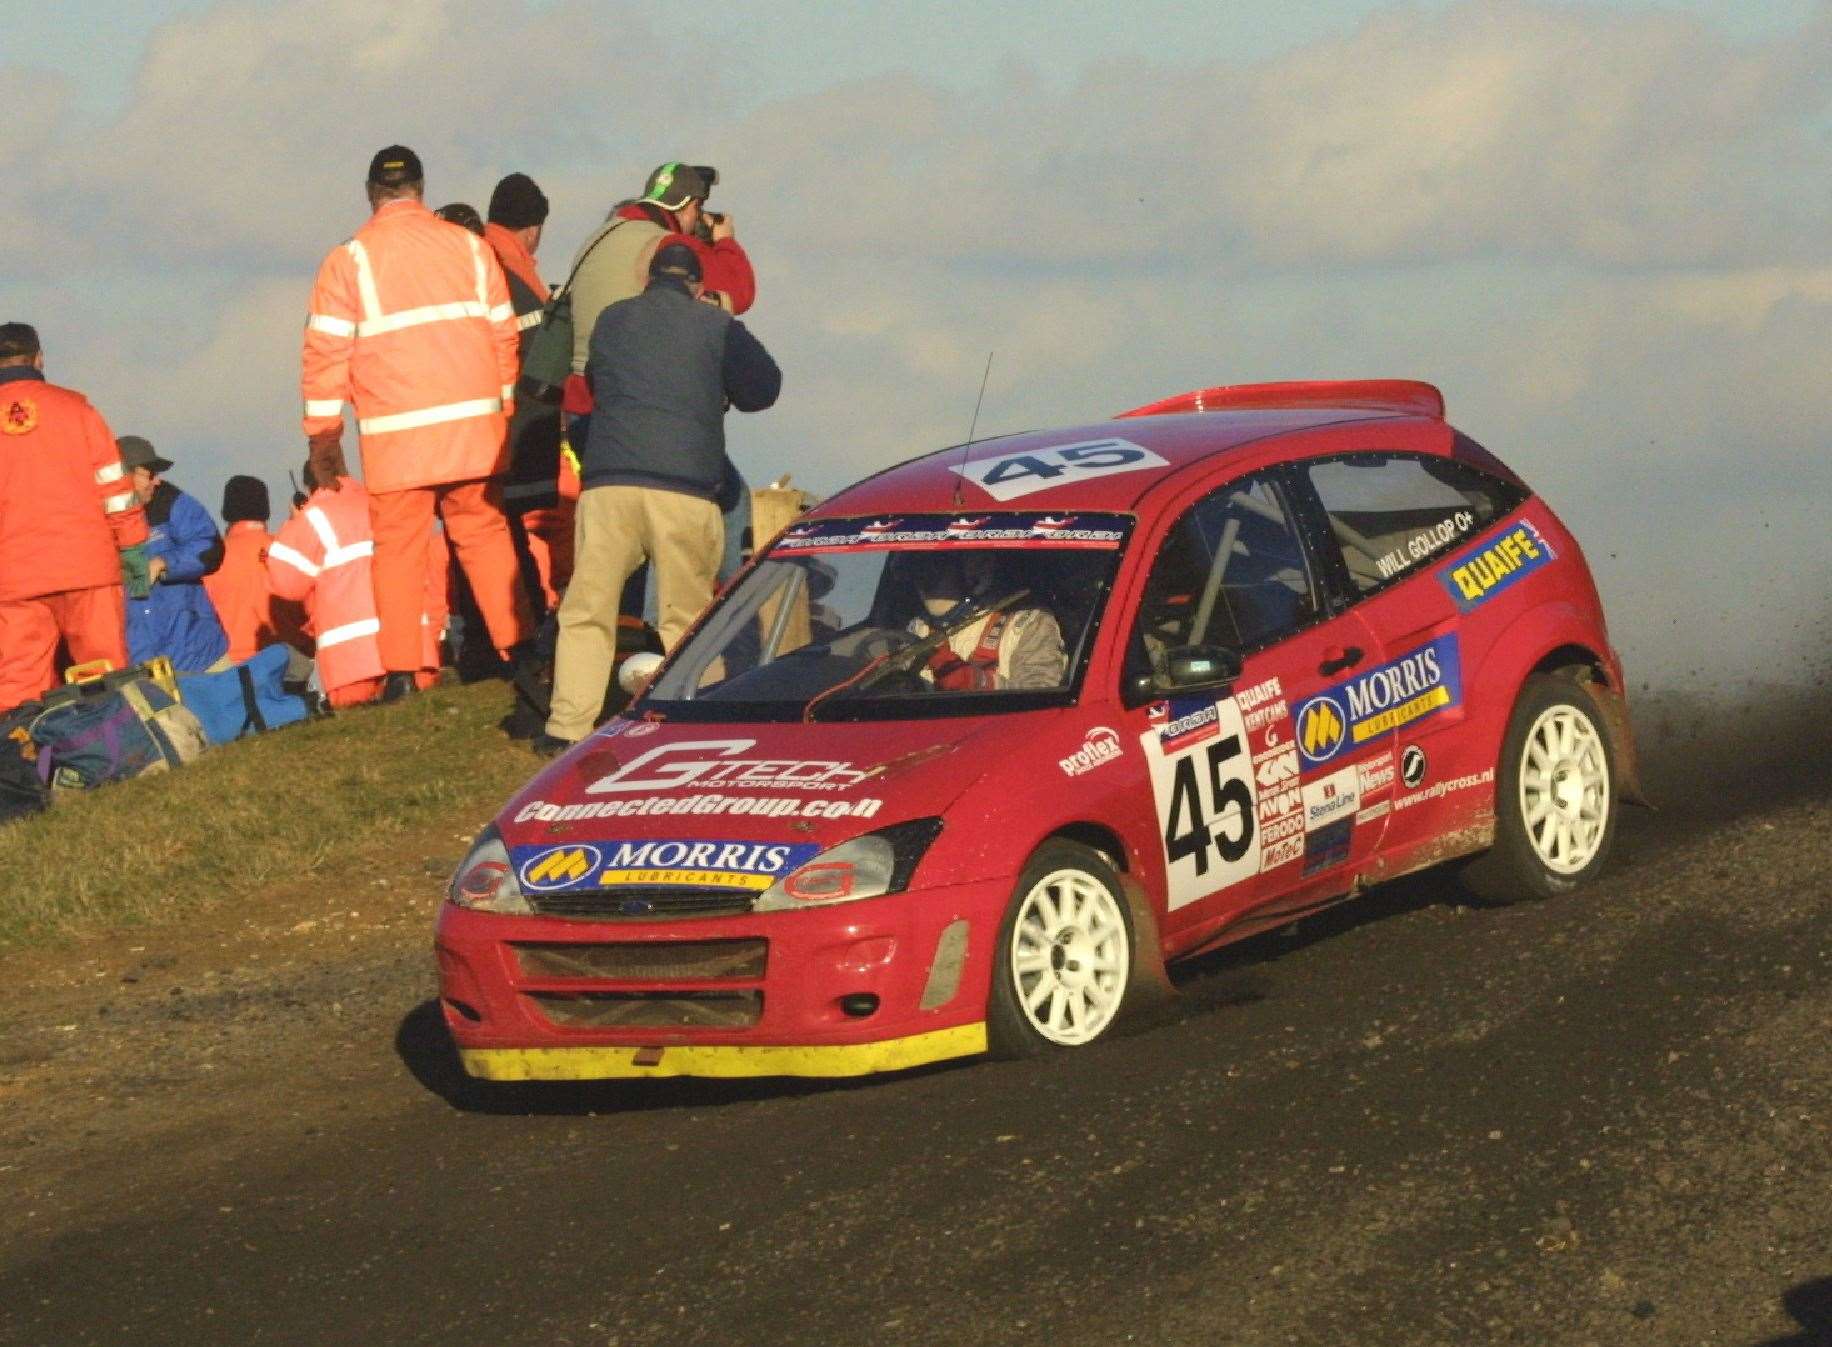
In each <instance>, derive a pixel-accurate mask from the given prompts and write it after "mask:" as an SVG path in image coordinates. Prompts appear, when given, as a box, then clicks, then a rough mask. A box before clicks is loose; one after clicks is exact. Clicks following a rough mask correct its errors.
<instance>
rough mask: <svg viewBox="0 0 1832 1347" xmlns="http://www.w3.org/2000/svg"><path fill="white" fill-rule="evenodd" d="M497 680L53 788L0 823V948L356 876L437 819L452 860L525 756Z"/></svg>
mask: <svg viewBox="0 0 1832 1347" xmlns="http://www.w3.org/2000/svg"><path fill="white" fill-rule="evenodd" d="M508 702H509V693H508V690H507V689H506V688H505V687H504V685H503V684H501V683H479V684H474V685H472V686H469V687H459V686H450V687H441V688H435V689H432V690H431V691H429V692H427V693H424V694H422V695H421V696H418V697H414V698H410V699H409V700H407V701H405V702H402V703H399V704H397V705H394V706H378V707H364V708H359V709H357V710H354V711H349V712H345V713H343V714H341V715H338V716H336V717H333V718H331V719H329V720H321V721H315V722H313V723H310V724H304V725H296V726H291V727H289V728H287V729H284V730H279V731H276V732H274V733H272V734H267V735H262V736H260V737H259V738H255V739H248V740H243V741H242V742H240V743H235V744H229V745H226V746H224V747H222V748H218V749H214V750H212V751H210V752H209V753H207V754H205V755H204V756H203V757H202V758H200V759H198V760H197V761H196V762H195V763H193V764H191V766H189V767H187V768H184V769H183V770H182V771H177V772H170V773H166V774H164V775H161V776H156V777H145V778H142V779H140V780H138V781H126V782H121V783H119V784H116V785H112V786H108V787H106V788H104V789H102V790H99V791H96V792H94V793H93V794H89V795H70V796H63V797H61V798H60V799H59V800H58V802H57V803H56V804H55V805H54V806H53V807H52V808H51V809H50V810H49V811H48V812H46V813H45V814H42V815H39V816H38V817H36V818H30V819H26V820H23V821H21V822H17V823H12V824H9V825H6V826H4V827H0V877H3V878H0V950H5V949H8V948H14V947H19V946H24V945H32V944H38V943H42V942H45V941H51V940H56V939H60V938H68V937H80V936H86V935H94V934H100V933H102V932H106V931H112V930H116V929H121V928H125V927H131V926H140V925H148V924H156V923H159V922H163V921H168V920H174V919H177V918H180V917H183V916H185V915H187V914H190V913H195V912H198V911H202V910H204V909H206V908H209V907H211V906H213V905H219V904H225V903H233V902H234V901H235V900H237V899H238V898H245V897H250V896H253V895H255V894H258V893H262V892H265V891H268V890H272V889H275V888H280V887H297V886H299V885H300V884H302V883H309V884H313V885H319V884H325V885H335V884H350V885H352V886H360V885H361V884H362V883H363V882H365V879H366V876H367V874H368V873H369V872H371V871H373V869H374V868H375V867H376V866H377V865H378V864H385V863H386V862H387V861H388V860H389V859H390V856H391V850H390V848H391V840H393V839H400V838H402V837H404V836H406V835H407V834H410V833H414V832H424V831H425V830H427V829H431V828H436V827H439V826H449V830H450V836H451V838H452V840H451V842H450V844H449V845H450V847H451V850H452V852H453V859H454V861H456V859H457V855H458V853H459V852H461V851H462V850H463V843H462V842H460V841H458V836H459V835H461V834H469V833H472V832H474V831H475V830H476V829H477V828H478V827H479V826H480V825H481V824H482V823H484V822H485V821H486V820H487V819H488V818H489V817H490V816H491V815H492V814H494V813H495V812H496V810H497V808H498V807H500V805H501V804H502V802H503V800H504V799H505V798H506V797H507V796H508V795H509V793H510V792H512V791H513V790H515V789H516V788H517V787H519V786H520V785H521V784H522V782H524V781H526V780H527V779H528V777H530V776H531V775H533V773H534V770H535V767H536V766H537V763H536V760H535V759H534V758H533V757H532V756H531V755H530V754H529V753H528V752H527V750H526V749H525V748H523V747H521V746H519V745H516V744H512V743H510V742H509V741H508V740H507V739H505V738H504V737H503V735H502V734H501V732H500V731H499V730H498V729H497V728H496V722H497V721H498V719H500V718H501V716H502V714H503V712H504V711H505V710H507V709H508Z"/></svg>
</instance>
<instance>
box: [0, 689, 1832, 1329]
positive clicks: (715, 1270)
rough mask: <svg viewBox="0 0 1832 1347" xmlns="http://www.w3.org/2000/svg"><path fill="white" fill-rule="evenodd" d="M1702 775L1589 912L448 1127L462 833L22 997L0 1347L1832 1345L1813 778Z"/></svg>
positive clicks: (1819, 781) (1633, 846) (1819, 815)
mask: <svg viewBox="0 0 1832 1347" xmlns="http://www.w3.org/2000/svg"><path fill="white" fill-rule="evenodd" d="M1822 723H1823V722H1822ZM1729 743H1730V741H1729V740H1728V739H1727V738H1725V737H1724V736H1723V735H1719V736H1718V737H1717V738H1715V739H1713V738H1711V737H1710V735H1709V734H1706V733H1704V732H1703V731H1701V732H1700V737H1698V738H1695V739H1686V738H1685V737H1684V736H1682V735H1680V734H1679V733H1678V732H1677V731H1675V732H1673V733H1669V734H1666V735H1664V736H1663V737H1662V739H1661V742H1660V744H1658V745H1656V746H1655V750H1656V751H1654V752H1652V753H1650V755H1649V757H1650V765H1649V771H1650V777H1651V778H1653V779H1652V780H1651V782H1650V784H1651V786H1652V787H1653V789H1654V792H1655V794H1656V796H1657V797H1662V798H1665V799H1667V800H1668V801H1669V804H1668V806H1667V807H1666V808H1664V809H1663V810H1661V811H1660V812H1658V813H1649V812H1646V811H1634V812H1631V813H1630V814H1628V815H1627V816H1626V819H1625V827H1624V831H1623V834H1622V837H1621V841H1620V844H1619V850H1618V853H1617V857H1616V860H1615V863H1614V864H1613V866H1612V868H1611V870H1610V871H1609V872H1608V873H1607V874H1606V876H1605V878H1604V880H1603V881H1602V882H1600V883H1599V884H1597V885H1596V886H1594V887H1593V888H1591V889H1589V890H1587V891H1585V892H1583V893H1581V894H1578V895H1574V896H1571V897H1569V898H1566V899H1562V900H1558V901H1555V902H1551V903H1546V904H1540V905H1531V906H1525V907H1516V908H1510V909H1505V910H1494V909H1484V908H1478V907H1474V906H1471V905H1469V903H1468V899H1467V897H1466V895H1464V894H1463V892H1462V891H1461V890H1460V889H1459V888H1458V887H1457V886H1456V884H1455V883H1454V881H1452V880H1450V879H1448V878H1445V877H1443V876H1425V877H1415V878H1413V879H1410V880H1406V881H1401V882H1400V883H1397V884H1393V885H1389V886H1386V887H1385V888H1382V889H1378V890H1375V891H1374V892H1373V893H1371V894H1370V895H1368V896H1367V897H1365V898H1364V899H1362V900H1361V901H1359V902H1357V903H1355V904H1352V905H1349V906H1345V907H1343V908H1339V909H1336V910H1335V911H1333V912H1331V913H1329V914H1326V915H1325V916H1324V917H1321V918H1316V919H1313V920H1311V921H1309V922H1307V923H1305V924H1304V925H1303V926H1302V927H1300V928H1298V929H1297V930H1296V931H1295V932H1294V931H1287V932H1279V933H1274V934H1272V935H1269V936H1264V937H1260V938H1258V939H1255V940H1253V941H1250V942H1247V943H1245V944H1243V945H1240V946H1236V947H1233V948H1231V949H1229V950H1226V951H1224V952H1222V953H1221V954H1218V955H1215V956H1211V957H1209V958H1207V959H1204V960H1202V961H1200V962H1199V963H1197V964H1196V965H1195V966H1193V967H1186V968H1184V969H1182V970H1181V971H1180V973H1179V975H1178V984H1179V987H1180V989H1181V991H1182V993H1183V995H1182V996H1181V997H1180V998H1179V999H1178V1000H1177V1001H1176V1002H1175V1003H1174V1004H1172V1005H1171V1006H1170V1007H1168V1008H1167V1009H1165V1010H1164V1011H1162V1012H1160V1013H1158V1014H1157V1015H1156V1016H1155V1018H1154V1020H1153V1021H1152V1022H1150V1023H1136V1024H1134V1025H1132V1026H1130V1028H1129V1030H1128V1032H1126V1033H1125V1034H1124V1035H1123V1036H1120V1037H1118V1038H1116V1039H1115V1040H1114V1041H1111V1042H1107V1043H1104V1044H1102V1045H1099V1046H1097V1047H1095V1048H1093V1049H1090V1050H1086V1051H1083V1052H1078V1053H1075V1054H1071V1055H1068V1056H1064V1057H1058V1058H1055V1059H1050V1060H1045V1061H1040V1062H1032V1063H1022V1064H1002V1063H985V1062H981V1063H972V1064H967V1065H963V1066H957V1067H948V1068H938V1069H933V1070H929V1071H925V1072H920V1073H915V1074H911V1075H905V1076H901V1077H894V1078H886V1079H880V1080H877V1081H874V1082H868V1083H863V1084H856V1085H838V1086H834V1085H815V1084H781V1083H745V1084H731V1083H719V1082H680V1081H664V1082H634V1083H629V1084H619V1085H605V1086H599V1087H557V1088H542V1089H512V1090H504V1091H498V1092H495V1093H492V1094H489V1095H487V1096H485V1097H484V1099H482V1100H481V1101H480V1100H479V1099H478V1098H476V1097H475V1096H474V1095H473V1094H471V1093H469V1092H467V1091H465V1090H464V1089H463V1088H462V1086H461V1084H460V1081H459V1079H458V1073H457V1071H456V1068H455V1064H454V1062H453V1060H452V1056H451V1053H450V1049H449V1047H448V1045H447V1043H446V1040H445V1038H444V1035H443V1031H442V1030H441V1029H440V1027H439V1022H438V1016H437V1013H436V1010H435V1008H434V1007H433V1005H432V1003H431V1000H430V998H431V996H432V994H433V988H434V984H433V978H432V972H431V961H430V953H429V940H430V922H431V917H432V913H433V908H434V904H435V901H436V896H437V893H438V889H439V883H440V879H441V878H442V877H443V875H444V874H445V873H447V872H448V871H449V868H450V866H451V864H452V863H453V862H454V861H455V859H456V854H457V852H458V851H459V850H460V849H461V844H460V843H459V842H458V841H457V840H456V839H455V837H453V836H452V835H451V833H450V832H449V830H448V831H446V832H444V833H440V834H429V835H426V836H422V837H417V838H410V839H408V840H407V841H406V842H405V843H403V845H402V846H400V847H399V848H398V849H397V850H396V853H395V854H396V861H395V862H394V863H393V864H391V865H390V866H389V867H388V868H387V870H386V872H381V873H377V874H376V875H374V876H373V877H372V878H371V879H370V880H369V881H368V883H367V884H366V886H365V887H363V888H362V889H361V890H360V891H350V892H341V893H331V894H326V893H310V892H290V893H289V892H276V893H275V894H273V895H272V896H271V897H270V898H266V899H263V900H262V901H261V903H260V904H258V905H255V906H250V907H247V908H244V909H243V910H241V911H238V912H235V913H224V912H220V911H219V912H217V913H215V914H213V915H212V916H210V917H208V918H204V919H202V920H199V921H193V922H189V923H186V924H183V925H178V926H174V927H170V928H164V929H161V930H157V931H149V932H145V933H141V934H136V935H134V936H132V937H131V938H124V939H120V940H111V941H104V942H95V943H90V944H87V945H81V946H74V947H69V948H67V949H63V950H59V951H54V952H52V953H51V954H49V955H47V954H46V953H45V952H44V951H38V952H36V953H34V954H32V955H31V956H29V957H26V956H15V957H13V958H11V959H9V960H6V961H4V962H0V986H3V987H4V988H5V990H4V993H3V995H4V1011H3V1014H4V1020H5V1033H4V1035H0V1193H4V1195H5V1199H6V1200H5V1205H4V1212H5V1216H4V1233H3V1234H0V1342H4V1343H9V1344H10V1343H21V1344H34V1345H36V1344H83V1343H114V1342H133V1343H136V1344H163V1343H175V1344H176V1343H185V1344H198V1345H200V1347H201V1345H202V1344H212V1343H225V1344H227V1343H235V1344H249V1343H313V1344H333V1343H350V1344H374V1343H381V1342H388V1343H420V1342H427V1343H431V1342H440V1343H472V1342H476V1343H500V1342H508V1341H516V1342H527V1343H541V1344H588V1343H589V1344H598V1345H599V1347H605V1345H607V1344H618V1345H619V1347H628V1345H629V1344H648V1343H664V1342H665V1343H670V1344H677V1343H681V1344H685V1343H702V1342H703V1343H719V1344H731V1343H747V1344H748V1343H758V1344H761V1343H777V1342H781V1343H810V1342H839V1341H849V1342H864V1343H911V1344H929V1343H956V1342H959V1343H970V1342H971V1343H1029V1342H1045V1341H1047V1342H1050V1343H1055V1344H1082V1343H1087V1344H1094V1343H1113V1342H1138V1343H1177V1344H1180V1343H1204V1344H1206V1343H1239V1344H1258V1343H1301V1344H1315V1343H1334V1342H1355V1343H1359V1344H1388V1343H1391V1344H1438V1343H1442V1344H1469V1343H1488V1342H1494V1343H1515V1342H1518V1343H1533V1344H1588V1343H1594V1344H1599V1345H1601V1344H1614V1343H1621V1342H1634V1343H1638V1344H1641V1343H1653V1344H1665V1343H1673V1344H1694V1343H1697V1344H1706V1343H1711V1344H1716V1343H1724V1344H1739V1345H1744V1347H1754V1345H1755V1344H1782V1343H1785V1344H1792V1345H1794V1347H1804V1345H1805V1344H1819V1343H1832V1121H1829V1120H1832V880H1829V879H1828V876H1829V875H1832V781H1829V780H1828V775H1829V771H1828V766H1827V760H1826V757H1825V755H1824V752H1823V736H1822V738H1821V739H1820V740H1819V741H1816V742H1813V743H1808V744H1803V743H1802V742H1801V741H1800V740H1799V738H1798V736H1796V737H1795V739H1794V740H1793V741H1792V742H1791V743H1782V744H1780V746H1779V748H1776V745H1775V744H1774V743H1770V744H1769V748H1770V749H1773V750H1775V751H1774V752H1773V753H1770V755H1769V756H1768V757H1764V756H1762V754H1761V753H1759V752H1757V751H1756V749H1754V748H1752V747H1750V746H1749V745H1748V744H1747V743H1744V742H1743V741H1738V745H1737V747H1736V748H1735V749H1734V750H1733V749H1732V748H1731V747H1729V746H1728V745H1729ZM1765 751H1766V750H1765Z"/></svg>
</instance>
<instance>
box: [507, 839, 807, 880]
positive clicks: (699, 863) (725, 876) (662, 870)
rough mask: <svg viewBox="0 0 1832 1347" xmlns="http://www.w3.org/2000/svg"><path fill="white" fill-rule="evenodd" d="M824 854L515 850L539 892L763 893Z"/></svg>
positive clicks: (676, 847) (649, 845) (707, 847)
mask: <svg viewBox="0 0 1832 1347" xmlns="http://www.w3.org/2000/svg"><path fill="white" fill-rule="evenodd" d="M819 853H820V846H819V845H818V844H817V843H813V842H805V843H799V844H794V845H790V844H785V843H776V842H735V841H705V840H698V839H694V840H685V839H667V840H659V841H657V840H647V839H645V840H642V841H626V842H602V843H599V844H598V845H596V846H562V847H515V848H513V850H512V851H511V858H512V859H513V860H514V861H515V863H516V874H517V875H518V876H519V877H520V879H521V881H522V884H523V885H524V886H525V887H526V888H529V889H532V890H534V891H535V892H548V891H551V890H554V889H579V888H594V887H595V888H610V887H613V886H616V885H620V884H640V885H647V886H662V887H668V886H688V887H692V888H717V889H751V890H756V891H759V892H761V891H762V890H764V889H767V888H769V887H770V885H772V884H774V883H775V882H776V881H777V880H778V879H780V878H781V877H782V876H783V875H786V874H788V873H789V872H790V871H791V870H794V869H797V868H798V867H800V866H802V865H806V864H807V863H808V862H809V861H811V860H813V859H814V857H815V856H816V855H818V854H819Z"/></svg>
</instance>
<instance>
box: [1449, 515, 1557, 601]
mask: <svg viewBox="0 0 1832 1347" xmlns="http://www.w3.org/2000/svg"><path fill="white" fill-rule="evenodd" d="M1555 555H1556V554H1555V553H1554V552H1553V550H1552V544H1551V543H1549V542H1547V541H1546V540H1545V538H1544V537H1543V536H1541V534H1540V531H1539V530H1538V529H1537V528H1535V527H1534V526H1533V523H1532V522H1531V521H1530V520H1526V519H1523V520H1521V521H1520V522H1519V523H1518V524H1516V525H1514V526H1513V527H1512V528H1510V529H1509V530H1508V531H1507V532H1506V533H1503V534H1502V535H1501V536H1500V537H1499V538H1495V539H1493V540H1492V541H1490V542H1486V543H1484V544H1483V545H1482V546H1480V547H1478V548H1476V549H1475V550H1474V551H1472V552H1469V553H1466V554H1465V555H1464V556H1463V557H1461V558H1460V559H1458V560H1456V561H1453V562H1452V563H1451V564H1450V565H1448V566H1446V567H1445V568H1444V569H1443V570H1441V571H1439V572H1438V580H1439V581H1440V583H1442V584H1443V586H1444V589H1445V591H1446V592H1447V593H1448V594H1449V595H1450V597H1451V601H1452V602H1454V603H1455V604H1456V605H1457V608H1458V609H1459V610H1460V611H1462V612H1465V613H1468V612H1472V611H1474V610H1475V609H1477V608H1479V607H1481V606H1482V605H1483V604H1485V603H1487V602H1488V601H1489V600H1490V599H1492V598H1493V597H1494V596H1495V595H1497V594H1499V593H1501V591H1502V590H1504V589H1507V588H1509V587H1510V586H1512V585H1513V584H1515V583H1516V582H1517V581H1519V580H1522V579H1524V578H1525V577H1527V576H1529V575H1531V574H1533V572H1534V571H1537V570H1539V569H1540V568H1541V567H1542V566H1545V565H1546V564H1548V563H1549V562H1551V561H1552V560H1554V558H1555Z"/></svg>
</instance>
